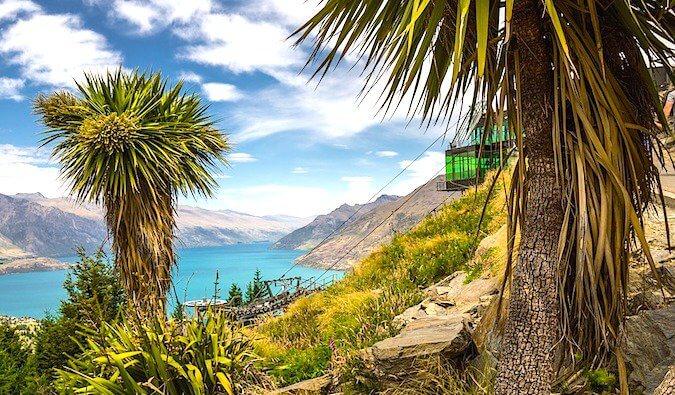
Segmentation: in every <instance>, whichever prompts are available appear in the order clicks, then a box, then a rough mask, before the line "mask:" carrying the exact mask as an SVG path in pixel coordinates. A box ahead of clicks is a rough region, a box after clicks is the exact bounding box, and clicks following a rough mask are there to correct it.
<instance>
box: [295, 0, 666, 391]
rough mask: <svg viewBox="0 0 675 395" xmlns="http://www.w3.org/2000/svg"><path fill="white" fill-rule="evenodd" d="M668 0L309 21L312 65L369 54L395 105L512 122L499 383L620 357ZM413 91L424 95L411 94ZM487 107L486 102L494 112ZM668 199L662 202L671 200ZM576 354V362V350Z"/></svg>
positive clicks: (502, 4) (429, 9)
mask: <svg viewBox="0 0 675 395" xmlns="http://www.w3.org/2000/svg"><path fill="white" fill-rule="evenodd" d="M671 7H672V4H671V2H669V1H667V0H644V1H629V0H614V1H604V0H555V1H553V0H324V1H322V2H321V8H320V10H319V11H318V12H317V13H316V15H315V16H314V17H312V18H311V19H310V20H309V21H308V22H307V23H305V24H304V25H303V26H302V27H301V28H300V29H299V30H298V31H297V32H296V34H297V35H298V41H299V42H311V44H312V45H313V47H314V50H313V51H312V52H311V54H310V55H309V60H308V64H311V65H313V66H314V65H316V72H317V75H319V76H323V75H324V74H325V73H328V72H330V71H331V70H332V69H333V68H334V67H335V66H336V65H337V64H338V63H339V62H340V61H341V60H343V59H344V58H345V57H346V56H347V55H350V59H354V58H358V59H360V61H361V62H360V64H362V65H363V66H364V71H365V75H366V77H367V80H366V84H365V86H364V92H369V91H371V90H373V89H375V90H377V89H378V88H382V87H383V92H382V96H381V98H382V105H383V109H384V111H387V110H388V109H391V108H396V107H398V106H400V105H401V104H403V106H404V107H405V106H406V105H408V104H407V103H409V107H408V110H409V112H410V114H414V115H416V116H418V117H420V118H422V119H424V120H425V121H428V122H429V123H434V122H437V121H439V122H440V121H444V120H445V119H447V118H448V115H449V114H451V113H452V111H453V109H454V108H455V105H456V104H458V103H459V100H461V99H464V100H465V101H468V102H469V103H472V104H474V105H476V106H475V107H477V105H478V104H481V106H486V113H487V117H486V121H485V122H486V124H487V125H485V126H488V127H489V126H491V125H498V126H501V125H502V124H503V123H507V125H508V128H509V130H510V131H511V132H512V133H513V136H514V138H515V139H517V142H518V148H519V151H520V153H521V155H520V156H519V159H518V161H517V164H516V166H515V171H514V178H513V182H512V189H511V192H510V199H509V214H510V215H509V230H510V233H511V238H510V240H511V242H510V247H511V248H514V246H513V240H514V235H515V233H516V232H517V231H520V234H521V243H520V245H519V247H518V251H517V252H518V255H517V259H516V260H515V262H508V264H507V279H508V284H510V303H509V308H508V318H507V320H506V324H505V329H504V338H503V349H502V353H501V358H500V361H499V375H498V383H497V392H498V393H499V394H516V393H518V394H540V393H549V391H550V389H551V383H552V381H553V379H554V376H555V367H556V365H557V363H558V362H565V361H570V360H572V359H573V358H572V356H573V355H575V354H578V353H581V355H583V357H584V360H585V361H586V362H588V363H592V364H601V363H603V362H605V361H607V360H609V359H610V358H611V357H612V356H613V354H615V355H616V356H617V357H618V359H619V360H621V353H620V350H621V348H620V344H621V333H622V332H621V329H622V319H623V316H624V313H625V310H626V290H627V285H628V257H629V255H630V253H631V249H632V248H633V244H632V241H634V240H633V239H635V240H637V242H638V244H641V246H642V248H643V249H644V251H645V253H646V255H647V259H648V261H649V262H650V263H651V264H652V266H653V260H652V259H651V256H650V255H649V249H648V246H647V245H646V241H645V238H644V233H643V229H642V225H641V218H642V213H643V212H644V210H645V209H647V207H649V205H650V204H651V203H652V202H653V200H654V197H655V196H658V195H659V189H660V187H659V178H658V177H659V176H658V175H659V171H658V164H659V160H660V159H662V156H661V153H660V150H659V146H658V141H657V139H656V138H655V137H656V133H657V132H658V129H657V128H656V126H655V123H654V120H655V117H658V118H659V119H660V120H661V123H663V124H665V123H664V122H665V120H664V119H663V114H662V112H660V111H659V108H660V106H659V100H658V95H657V91H656V87H655V84H654V83H653V82H652V80H651V78H650V74H649V71H648V66H650V65H651V64H653V63H659V64H661V65H665V67H666V68H667V69H668V72H669V73H670V76H671V79H672V76H673V74H672V70H671V69H670V68H669V63H668V61H669V59H672V57H673V54H674V53H673V48H675V42H674V33H675V15H674V13H673V10H672V8H671ZM410 98H412V100H410V101H408V100H409V99H410ZM481 111H482V109H481ZM656 203H659V204H660V203H661V202H660V201H659V200H658V199H657V200H656ZM561 358H562V359H561Z"/></svg>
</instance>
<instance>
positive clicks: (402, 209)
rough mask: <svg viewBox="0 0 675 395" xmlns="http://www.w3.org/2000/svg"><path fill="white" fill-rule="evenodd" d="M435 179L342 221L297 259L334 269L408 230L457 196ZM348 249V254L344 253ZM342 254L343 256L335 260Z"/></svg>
mask: <svg viewBox="0 0 675 395" xmlns="http://www.w3.org/2000/svg"><path fill="white" fill-rule="evenodd" d="M437 181H438V179H434V180H431V181H429V182H428V183H426V184H424V185H422V186H420V187H418V188H417V189H416V190H415V191H413V192H411V194H412V196H411V195H408V196H404V197H402V198H399V199H396V200H394V201H389V202H385V203H382V204H380V205H378V206H376V207H374V208H372V209H371V210H369V211H368V212H366V213H365V214H363V215H361V216H359V217H358V218H356V219H355V220H353V221H352V222H350V223H349V224H347V225H345V226H344V227H343V228H342V229H340V230H339V231H338V232H336V233H335V234H334V235H333V236H331V237H330V238H329V239H328V240H327V241H326V242H325V243H324V244H322V245H321V246H319V247H318V248H316V249H314V250H312V251H311V252H310V253H308V254H305V255H303V256H301V257H300V258H298V259H297V260H296V262H297V263H299V264H300V265H303V266H310V267H317V268H331V269H336V270H346V269H349V268H351V267H352V266H354V264H355V263H357V262H359V261H360V260H361V259H363V258H364V257H365V256H366V255H368V254H369V253H370V252H372V251H373V250H375V249H377V248H378V247H380V246H381V245H383V244H386V243H388V242H389V241H390V240H391V239H392V237H393V236H394V234H396V233H405V232H407V231H408V230H410V229H411V228H412V227H413V226H415V225H416V224H417V223H418V222H419V221H421V220H422V218H423V217H424V216H425V215H427V214H428V213H429V212H430V211H432V210H433V209H435V208H437V207H439V206H440V205H441V204H442V203H443V202H444V201H446V199H452V198H455V197H457V196H459V194H458V193H457V192H441V191H437V190H436V182H437ZM394 212H395V213H394ZM392 213H394V214H393V215H392ZM381 223H382V225H381V226H380V224H381ZM338 225H339V224H338ZM348 252H349V254H348V255H346V256H344V255H345V254H347V253H348ZM342 256H344V258H343V259H342V260H340V261H339V262H338V260H339V259H340V258H341V257H342Z"/></svg>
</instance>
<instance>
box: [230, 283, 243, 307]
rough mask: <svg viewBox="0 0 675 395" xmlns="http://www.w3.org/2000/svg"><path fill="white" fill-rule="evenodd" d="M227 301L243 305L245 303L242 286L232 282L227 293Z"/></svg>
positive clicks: (231, 303)
mask: <svg viewBox="0 0 675 395" xmlns="http://www.w3.org/2000/svg"><path fill="white" fill-rule="evenodd" d="M227 302H228V303H229V304H230V305H231V306H241V305H242V304H243V296H242V293H241V288H240V287H239V286H238V285H237V284H236V283H232V286H231V287H230V291H229V292H228V294H227Z"/></svg>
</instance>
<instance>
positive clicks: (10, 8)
mask: <svg viewBox="0 0 675 395" xmlns="http://www.w3.org/2000/svg"><path fill="white" fill-rule="evenodd" d="M37 11H40V6H39V5H37V4H35V3H33V2H32V1H28V0H4V1H2V2H0V21H1V20H3V19H14V18H15V17H16V16H17V15H18V14H20V13H31V12H37Z"/></svg>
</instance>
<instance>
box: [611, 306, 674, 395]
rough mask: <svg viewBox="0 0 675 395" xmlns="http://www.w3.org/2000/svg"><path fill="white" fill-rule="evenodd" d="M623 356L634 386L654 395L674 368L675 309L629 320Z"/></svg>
mask: <svg viewBox="0 0 675 395" xmlns="http://www.w3.org/2000/svg"><path fill="white" fill-rule="evenodd" d="M624 352H625V354H626V362H627V367H628V368H629V370H630V371H631V373H630V376H629V379H630V381H631V383H632V384H633V386H634V387H636V388H642V389H643V390H644V392H645V393H648V394H649V393H652V392H653V391H654V390H655V389H656V387H657V386H659V385H660V384H661V382H662V381H663V378H664V377H665V375H666V373H667V372H668V371H669V370H671V369H672V367H673V366H675V305H673V306H670V307H666V308H663V309H658V310H648V311H642V312H640V313H639V314H638V315H636V316H631V317H628V318H627V319H626V344H625V347H624Z"/></svg>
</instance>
